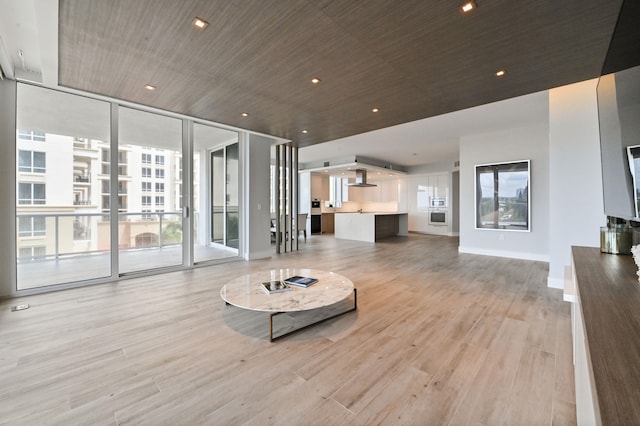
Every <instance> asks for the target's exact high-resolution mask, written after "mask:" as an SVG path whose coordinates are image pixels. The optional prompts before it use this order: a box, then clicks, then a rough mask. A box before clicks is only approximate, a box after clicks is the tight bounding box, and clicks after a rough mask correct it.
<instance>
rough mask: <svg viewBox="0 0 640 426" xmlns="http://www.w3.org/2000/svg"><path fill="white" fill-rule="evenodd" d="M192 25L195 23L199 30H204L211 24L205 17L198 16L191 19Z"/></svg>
mask: <svg viewBox="0 0 640 426" xmlns="http://www.w3.org/2000/svg"><path fill="white" fill-rule="evenodd" d="M191 25H193V26H194V27H196V28H197V29H199V30H204V29H205V28H207V26H209V23H208V22H207V21H205V20H204V19H202V18H198V17H197V16H196V17H195V18H193V21H191Z"/></svg>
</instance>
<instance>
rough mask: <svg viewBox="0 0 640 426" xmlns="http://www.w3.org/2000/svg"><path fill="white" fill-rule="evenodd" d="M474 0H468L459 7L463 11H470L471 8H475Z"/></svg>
mask: <svg viewBox="0 0 640 426" xmlns="http://www.w3.org/2000/svg"><path fill="white" fill-rule="evenodd" d="M477 7H478V6H477V5H476V2H474V1H468V2H466V3H465V4H463V5H462V7H461V9H462V11H463V12H464V13H467V12H471V11H472V10H473V9H475V8H477Z"/></svg>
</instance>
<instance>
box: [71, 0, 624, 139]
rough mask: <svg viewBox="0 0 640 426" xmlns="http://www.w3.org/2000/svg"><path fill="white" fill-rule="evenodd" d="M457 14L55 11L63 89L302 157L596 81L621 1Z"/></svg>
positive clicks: (110, 0) (442, 10)
mask: <svg viewBox="0 0 640 426" xmlns="http://www.w3.org/2000/svg"><path fill="white" fill-rule="evenodd" d="M461 4H462V2H457V1H450V0H393V1H391V0H386V1H383V0H368V1H361V0H320V1H307V0H243V1H228V0H182V1H174V0H135V1H131V0H60V16H59V28H60V34H59V44H60V46H59V81H60V85H62V86H67V87H71V88H76V89H81V90H85V91H88V92H94V93H98V94H102V95H107V96H112V97H115V98H119V99H124V100H127V101H131V102H136V103H140V104H143V105H149V106H153V107H157V108H161V109H165V110H169V111H174V112H179V113H183V114H187V115H191V116H194V117H200V118H203V119H207V120H212V121H215V122H218V123H224V124H229V125H233V126H237V127H240V128H245V129H250V130H254V131H257V132H261V133H266V134H271V135H274V136H278V137H282V138H286V139H291V140H293V141H294V142H295V143H297V144H298V145H299V146H307V145H312V144H315V143H320V142H324V141H327V140H332V139H337V138H341V137H345V136H349V135H354V134H359V133H363V132H366V131H371V130H375V129H379V128H383V127H388V126H392V125H396V124H400V123H405V122H409V121H413V120H417V119H421V118H426V117H431V116H435V115H439V114H444V113H447V112H451V111H456V110H460V109H464V108H469V107H473V106H477V105H482V104H486V103H489V102H494V101H498V100H502V99H508V98H512V97H515V96H520V95H524V94H528V93H534V92H538V91H541V90H546V89H549V88H552V87H557V86H561V85H565V84H569V83H574V82H577V81H582V80H585V79H589V78H594V77H597V76H598V75H599V74H600V71H601V69H602V66H603V62H604V59H605V56H606V53H607V48H608V45H609V41H610V39H611V35H612V33H613V30H614V28H615V24H616V19H617V16H618V13H619V11H620V7H621V4H622V0H590V1H584V0H581V1H578V0H562V1H558V0H536V1H530V2H513V1H507V0H486V1H482V0H478V1H477V5H478V8H477V9H476V10H475V11H473V12H471V13H469V14H463V13H461V12H460V6H461ZM195 16H199V17H201V18H203V19H205V20H207V21H208V22H209V27H208V28H207V29H205V30H203V31H198V30H196V29H194V28H193V27H192V26H191V21H192V20H193V18H194V17H195ZM503 68H504V69H505V70H506V71H507V74H506V75H505V76H504V77H502V78H497V77H496V76H495V72H496V71H497V70H499V69H503ZM312 77H318V78H320V79H321V80H322V82H321V83H320V84H318V85H312V84H311V82H310V80H311V78H312ZM147 83H149V84H153V85H155V86H156V87H157V90H156V91H153V92H150V91H147V90H145V89H144V85H145V84H147ZM373 107H377V108H379V109H380V112H378V113H372V112H371V109H372V108H373ZM242 112H248V113H249V114H250V115H249V116H248V117H242V116H241V113H242ZM303 129H307V130H308V133H307V134H302V133H301V131H302V130H303Z"/></svg>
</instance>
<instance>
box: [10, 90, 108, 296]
mask: <svg viewBox="0 0 640 426" xmlns="http://www.w3.org/2000/svg"><path fill="white" fill-rule="evenodd" d="M16 114H17V134H16V186H17V187H16V194H17V196H16V198H17V199H16V244H17V258H16V263H17V265H16V266H17V286H16V287H17V290H26V289H31V288H38V287H43V286H47V285H53V284H61V283H67V282H74V281H86V280H93V279H99V278H105V277H110V276H111V273H112V271H111V260H110V259H111V257H110V256H111V238H110V233H109V215H108V214H105V212H104V210H103V209H102V197H103V196H105V195H106V196H107V198H108V197H109V191H110V188H109V187H108V186H107V187H103V186H102V182H103V181H104V180H106V181H107V182H108V180H109V177H110V170H109V164H108V162H107V163H106V167H104V165H103V164H104V163H102V161H101V160H102V159H103V157H102V153H103V149H104V148H105V147H106V148H107V149H108V146H109V139H110V136H109V115H110V105H109V103H107V102H102V101H98V100H95V99H90V98H86V97H82V96H76V95H70V94H67V93H62V92H57V91H53V90H47V89H43V88H41V87H36V86H30V85H25V84H18V88H17V110H16Z"/></svg>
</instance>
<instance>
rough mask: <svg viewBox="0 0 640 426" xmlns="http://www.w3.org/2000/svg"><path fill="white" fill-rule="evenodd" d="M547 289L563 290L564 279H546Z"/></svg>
mask: <svg viewBox="0 0 640 426" xmlns="http://www.w3.org/2000/svg"><path fill="white" fill-rule="evenodd" d="M547 287H549V288H557V289H560V290H564V278H552V277H547Z"/></svg>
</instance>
